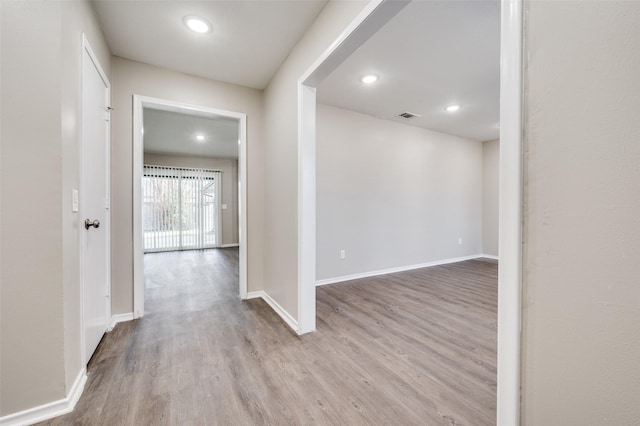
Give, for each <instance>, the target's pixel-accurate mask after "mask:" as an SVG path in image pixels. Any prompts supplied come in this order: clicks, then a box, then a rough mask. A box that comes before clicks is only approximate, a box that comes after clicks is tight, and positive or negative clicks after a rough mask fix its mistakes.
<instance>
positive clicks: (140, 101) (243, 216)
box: [132, 95, 248, 318]
mask: <svg viewBox="0 0 640 426" xmlns="http://www.w3.org/2000/svg"><path fill="white" fill-rule="evenodd" d="M143 108H151V109H157V110H162V111H170V112H177V113H189V114H194V113H196V114H198V115H201V116H218V117H219V116H222V117H228V118H233V119H237V120H238V135H239V140H238V144H239V155H238V179H239V183H240V185H239V191H238V216H239V217H238V237H239V240H240V241H239V243H240V253H239V281H240V283H239V295H240V299H242V300H244V299H246V298H247V239H248V238H247V237H248V236H247V115H246V114H244V113H240V112H234V111H227V110H222V109H216V108H209V107H204V106H199V105H192V104H187V103H183V102H176V101H170V100H167V99H160V98H153V97H149V96H141V95H133V181H132V183H133V317H134V318H141V317H142V316H144V248H143V244H142V241H143V229H142V186H141V185H142V173H143V165H144V137H143V133H142V129H143V125H144V122H143V120H144V117H143Z"/></svg>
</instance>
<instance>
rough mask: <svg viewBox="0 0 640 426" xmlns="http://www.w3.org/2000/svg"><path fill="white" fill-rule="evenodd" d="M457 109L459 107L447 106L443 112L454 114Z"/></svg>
mask: <svg viewBox="0 0 640 426" xmlns="http://www.w3.org/2000/svg"><path fill="white" fill-rule="evenodd" d="M459 109H460V105H449V106H448V107H446V108H445V111H448V112H456V111H458V110H459Z"/></svg>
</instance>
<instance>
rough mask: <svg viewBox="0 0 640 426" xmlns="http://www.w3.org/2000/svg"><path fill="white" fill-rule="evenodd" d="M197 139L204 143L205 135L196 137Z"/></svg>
mask: <svg viewBox="0 0 640 426" xmlns="http://www.w3.org/2000/svg"><path fill="white" fill-rule="evenodd" d="M196 139H197V140H198V141H200V142H202V141H204V135H196Z"/></svg>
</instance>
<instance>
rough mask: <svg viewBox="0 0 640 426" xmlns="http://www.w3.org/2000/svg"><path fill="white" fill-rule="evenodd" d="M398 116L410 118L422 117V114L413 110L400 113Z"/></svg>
mask: <svg viewBox="0 0 640 426" xmlns="http://www.w3.org/2000/svg"><path fill="white" fill-rule="evenodd" d="M398 117H402V118H406V119H407V120H408V119H411V118H416V117H420V116H419V115H418V114H414V113H412V112H409V111H405V112H403V113H402V114H398Z"/></svg>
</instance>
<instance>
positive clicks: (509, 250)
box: [297, 0, 523, 426]
mask: <svg viewBox="0 0 640 426" xmlns="http://www.w3.org/2000/svg"><path fill="white" fill-rule="evenodd" d="M522 2H523V0H501V23H500V28H501V35H500V105H501V106H500V123H501V126H500V162H499V168H500V190H499V194H500V195H499V196H500V206H499V259H500V264H499V270H498V347H497V357H498V359H497V370H498V374H497V413H496V416H497V418H496V420H497V425H498V426H510V425H517V424H519V422H520V357H521V355H520V350H521V336H520V333H521V331H520V330H521V315H522V314H521V312H522V220H523V214H522V192H523V190H522V187H523V151H522V140H523V127H522V123H523V122H522V111H523V108H522V105H523V89H522V88H523V77H522V76H523V67H522V44H523V31H522V28H523V8H522ZM408 3H409V1H406V0H370V1H369V3H368V4H367V5H366V6H365V8H364V9H363V10H362V12H360V14H359V15H358V16H357V17H356V18H355V19H354V20H353V22H352V23H351V24H350V25H349V26H348V27H347V28H346V29H345V31H344V32H343V33H342V34H341V35H340V37H338V39H337V40H336V41H335V42H334V43H332V44H331V46H330V47H329V49H327V50H326V51H325V52H324V53H323V54H322V55H320V57H318V59H317V60H316V61H315V62H314V63H313V65H312V66H311V67H310V68H309V69H308V70H307V71H306V72H305V73H304V74H303V75H302V76H301V77H300V78H299V79H298V330H297V331H298V332H299V333H300V334H302V333H308V332H311V331H314V330H315V328H316V291H315V280H316V276H315V275H316V271H315V264H316V235H315V233H316V216H315V212H316V192H315V190H316V168H315V167H316V166H315V164H316V116H315V110H316V87H317V86H318V84H319V83H320V82H321V81H322V80H323V79H324V78H325V77H327V76H328V75H329V74H330V73H331V72H332V71H333V70H334V69H336V68H337V67H338V66H339V65H340V64H341V63H342V62H344V61H345V60H346V59H347V58H348V57H349V56H350V55H351V53H353V52H354V51H355V50H356V49H357V48H358V47H360V46H361V45H362V44H363V43H364V42H365V41H366V40H368V39H369V38H370V37H371V36H372V35H373V34H375V33H376V32H377V31H378V30H379V29H380V28H382V27H383V26H384V24H386V23H387V22H388V21H389V20H390V19H391V18H393V16H395V15H396V14H397V13H398V12H399V11H400V10H401V9H402V8H403V7H404V6H406V5H407V4H408Z"/></svg>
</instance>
